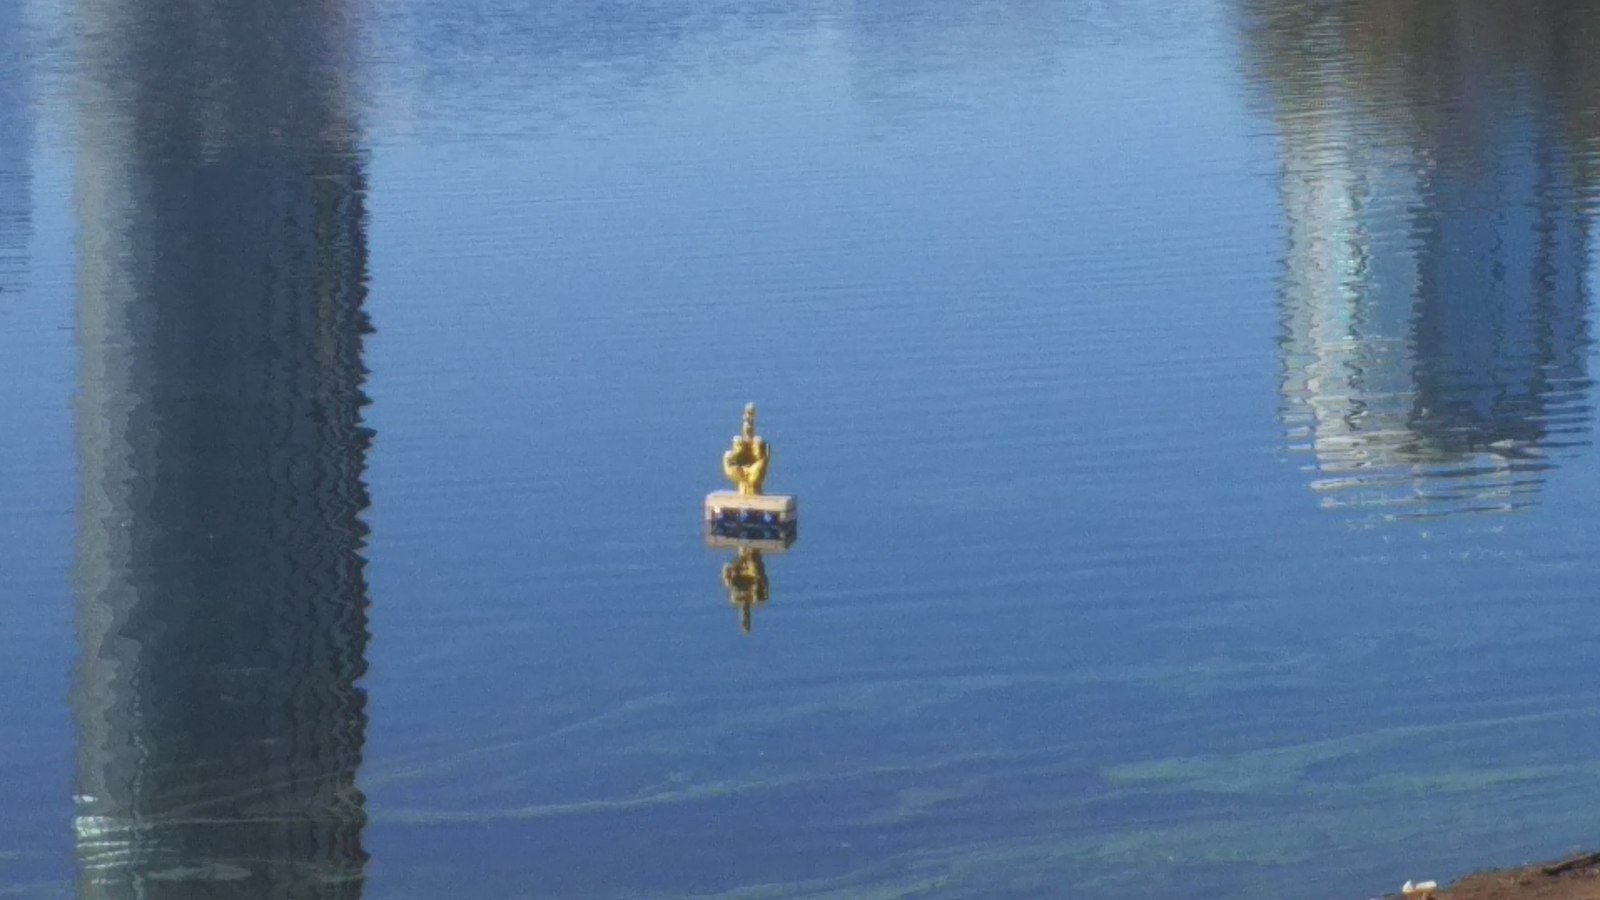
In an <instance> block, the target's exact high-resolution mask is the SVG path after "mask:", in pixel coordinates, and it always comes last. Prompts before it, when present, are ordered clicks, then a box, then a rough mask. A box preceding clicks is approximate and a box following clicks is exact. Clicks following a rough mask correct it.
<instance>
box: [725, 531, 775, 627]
mask: <svg viewBox="0 0 1600 900" xmlns="http://www.w3.org/2000/svg"><path fill="white" fill-rule="evenodd" d="M722 586H723V587H725V588H727V589H728V605H730V606H734V607H737V608H738V610H739V629H740V630H741V631H743V632H744V633H745V634H749V633H750V610H752V609H754V608H755V607H757V606H759V605H761V604H763V603H766V602H767V565H766V563H763V562H762V561H761V551H760V550H757V549H755V548H754V547H740V548H739V555H738V556H735V557H734V558H733V561H732V562H730V563H728V564H727V565H725V566H723V567H722Z"/></svg>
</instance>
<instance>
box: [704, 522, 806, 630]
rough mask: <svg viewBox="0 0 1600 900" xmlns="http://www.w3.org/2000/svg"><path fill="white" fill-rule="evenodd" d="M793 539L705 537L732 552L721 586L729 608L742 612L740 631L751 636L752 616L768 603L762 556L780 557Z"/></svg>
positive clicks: (707, 540)
mask: <svg viewBox="0 0 1600 900" xmlns="http://www.w3.org/2000/svg"><path fill="white" fill-rule="evenodd" d="M793 543H794V539H793V537H773V538H771V539H757V538H743V537H727V536H723V535H720V534H716V533H712V534H709V535H707V536H706V545H707V546H709V547H713V548H716V549H721V550H733V551H734V556H733V559H732V560H730V561H729V562H727V563H726V564H725V565H723V567H722V587H723V589H725V590H726V591H727V592H728V605H729V606H732V607H733V608H734V609H737V610H738V611H739V628H740V630H742V631H743V632H744V633H745V634H749V633H750V628H751V614H752V613H753V611H754V610H755V608H756V607H758V606H763V605H765V604H766V602H767V597H768V595H769V584H768V582H767V564H766V561H765V560H763V559H762V558H761V555H762V554H763V553H772V554H778V553H783V552H784V551H786V550H788V549H789V547H790V545H792V544H793Z"/></svg>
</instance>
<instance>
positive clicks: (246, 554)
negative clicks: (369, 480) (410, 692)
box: [71, 0, 371, 898]
mask: <svg viewBox="0 0 1600 900" xmlns="http://www.w3.org/2000/svg"><path fill="white" fill-rule="evenodd" d="M350 14H351V13H350V10H348V9H344V8H342V5H341V4H339V3H337V2H334V3H327V2H309V0H308V2H297V0H291V2H289V3H287V4H271V5H261V4H254V3H245V2H232V0H229V2H221V3H210V4H202V5H196V4H190V3H184V2H180V0H162V2H156V3H134V2H131V0H84V2H81V3H79V4H78V6H77V8H76V15H77V22H76V27H77V33H78V34H79V35H80V39H79V40H80V45H79V47H78V50H79V59H80V71H79V72H78V73H77V80H76V86H75V89H74V90H75V107H76V109H77V113H78V122H77V135H78V147H77V150H78V154H77V156H78V166H79V169H78V174H77V185H78V187H77V192H76V196H75V197H74V202H75V209H76V215H77V225H78V230H79V238H78V241H79V245H78V260H79V262H78V272H77V309H76V323H77V324H76V331H77V342H78V352H79V372H78V375H79V383H78V393H77V407H76V435H77V448H78V460H79V471H80V484H81V488H80V490H81V494H80V498H79V506H78V537H77V555H76V562H75V580H76V585H77V627H78V632H79V637H80V640H81V655H80V658H79V662H78V666H77V670H76V673H75V677H74V681H73V685H72V698H71V701H72V706H73V710H74V713H75V716H76V720H77V729H78V748H77V757H76V788H75V790H76V807H77V814H76V817H75V831H76V840H77V849H78V860H79V885H78V896H81V897H133V896H139V897H190V896H206V897H229V896H265V895H268V894H271V895H274V896H296V897H329V898H332V897H342V898H343V897H355V896H358V895H359V894H360V893H361V890H362V885H363V879H364V870H365V863H366V853H365V851H364V850H363V849H362V831H363V828H364V826H365V822H366V816H365V812H364V799H363V797H362V794H361V792H360V791H359V789H358V788H357V786H356V775H357V770H358V768H359V766H360V763H361V754H362V747H363V744H364V741H365V735H366V700H365V697H364V695H363V692H362V690H361V688H359V687H358V686H357V681H358V680H359V679H360V678H361V676H362V674H363V672H364V669H365V666H366V662H365V653H366V644H367V638H368V631H367V612H366V606H367V586H366V578H365V574H364V569H365V561H364V559H363V556H362V552H363V546H364V542H365V534H366V528H365V525H364V524H363V522H362V520H361V518H360V516H361V513H362V510H363V509H364V508H365V507H366V506H367V503H368V498H367V492H366V486H365V484H364V483H363V480H362V478H363V470H364V467H365V459H366V453H367V448H368V446H369V443H370V440H371V432H370V431H369V430H368V429H366V428H365V427H364V426H363V425H362V422H361V412H362V407H363V406H364V405H365V404H366V402H367V401H366V398H365V396H364V394H363V387H362V385H363V381H364V377H365V370H364V368H363V365H362V342H363V335H364V334H365V333H367V332H368V331H369V330H370V328H369V325H368V320H367V317H366V315H365V313H364V312H363V310H362V306H363V302H364V300H365V296H366V278H367V274H366V272H367V267H366V227H367V226H366V213H365V206H364V194H365V175H364V168H365V164H364V161H363V156H362V153H361V151H360V149H359V147H358V137H357V128H356V125H355V121H354V116H353V115H352V112H351V106H352V101H351V100H350V98H349V93H350V88H349V81H348V79H347V78H346V77H345V73H343V72H342V71H341V68H340V67H341V65H342V64H343V60H345V59H348V58H349V56H350V54H349V53H348V52H347V51H346V48H345V43H346V42H347V41H348V40H349V39H350V34H349V30H350V28H351V26H352V23H351V21H350Z"/></svg>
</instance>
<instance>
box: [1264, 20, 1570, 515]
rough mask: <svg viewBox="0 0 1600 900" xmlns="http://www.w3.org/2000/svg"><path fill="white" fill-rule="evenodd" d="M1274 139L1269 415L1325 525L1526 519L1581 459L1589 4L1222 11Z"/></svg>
mask: <svg viewBox="0 0 1600 900" xmlns="http://www.w3.org/2000/svg"><path fill="white" fill-rule="evenodd" d="M1243 9H1244V12H1245V18H1246V20H1247V24H1246V34H1247V41H1248V50H1249V52H1250V55H1251V58H1252V63H1253V71H1252V75H1253V76H1254V77H1255V78H1256V79H1257V80H1258V81H1259V82H1260V83H1261V84H1262V85H1263V86H1264V88H1265V93H1266V95H1267V97H1268V98H1269V101H1270V103H1271V106H1272V112H1273V116H1274V118H1275V121H1276V124H1277V131H1278V136H1279V145H1280V163H1281V182H1280V195H1281V199H1282V203H1283V209H1284V214H1285V219H1286V222H1287V237H1288V242H1287V243H1288V249H1287V251H1286V253H1285V257H1284V275H1283V281H1282V297H1281V309H1282V334H1281V348H1282V363H1283V375H1282V381H1281V386H1282V395H1283V416H1284V421H1285V424H1286V427H1287V429H1288V432H1289V435H1290V442H1291V444H1293V445H1296V446H1299V447H1302V448H1304V449H1306V450H1309V451H1310V453H1311V455H1312V457H1313V459H1314V468H1315V470H1316V473H1317V474H1316V476H1315V478H1314V480H1313V486H1314V488H1315V489H1316V490H1317V491H1318V493H1319V494H1320V495H1321V496H1322V497H1323V499H1324V502H1325V503H1326V504H1327V505H1330V506H1338V505H1358V506H1378V507H1382V508H1385V509H1388V510H1392V511H1394V512H1395V513H1397V514H1401V515H1439V514H1448V513H1453V512H1462V511H1489V510H1507V509H1515V508H1518V507H1521V506H1526V505H1528V504H1531V503H1534V502H1536V501H1537V497H1538V492H1539V489H1540V486H1541V485H1542V482H1543V480H1544V474H1543V473H1544V472H1546V471H1547V470H1548V469H1549V468H1550V466H1551V465H1552V464H1553V463H1552V461H1553V460H1554V459H1556V458H1558V456H1559V454H1560V451H1561V450H1562V449H1563V448H1566V447H1570V446H1572V445H1574V444H1577V443H1580V442H1582V441H1584V440H1585V437H1584V434H1585V432H1586V430H1587V420H1588V417H1589V413H1588V409H1587V402H1588V400H1587V396H1588V391H1589V386H1590V385H1589V377H1588V372H1587V366H1586V362H1585V358H1586V356H1587V352H1588V344H1589V340H1590V337H1589V327H1588V323H1587V313H1588V303H1589V287H1588V280H1587V279H1588V270H1589V258H1590V254H1591V252H1592V243H1591V234H1590V224H1591V223H1590V208H1589V204H1588V203H1587V198H1588V197H1589V196H1590V195H1591V189H1592V187H1593V181H1594V179H1593V178H1592V174H1593V166H1592V162H1591V160H1592V159H1593V157H1594V154H1595V152H1596V146H1597V141H1600V130H1596V129H1595V128H1594V125H1593V122H1592V121H1591V119H1590V117H1588V116H1586V115H1584V114H1582V110H1583V109H1584V108H1585V102H1584V101H1583V100H1582V99H1581V95H1582V94H1583V93H1584V92H1586V91H1592V90H1593V85H1594V84H1595V72H1594V70H1593V69H1592V68H1589V67H1591V66H1592V65H1593V64H1592V63H1589V62H1587V61H1586V57H1587V56H1593V55H1594V54H1593V50H1594V49H1596V48H1594V47H1593V46H1592V44H1593V40H1592V38H1591V37H1589V36H1590V35H1592V34H1594V33H1595V29H1596V27H1597V26H1600V6H1597V5H1596V4H1594V3H1589V2H1580V3H1568V2H1562V0H1542V2H1535V3H1529V4H1516V5H1511V4H1443V5H1418V4H1414V3H1405V2H1399V0H1358V2H1352V3H1345V4H1318V5H1315V6H1313V7H1308V6H1305V5H1303V4H1280V3H1273V2H1269V0H1243Z"/></svg>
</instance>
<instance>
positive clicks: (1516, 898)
mask: <svg viewBox="0 0 1600 900" xmlns="http://www.w3.org/2000/svg"><path fill="white" fill-rule="evenodd" d="M1389 896H1390V897H1394V898H1400V897H1401V896H1402V895H1400V894H1391V895H1389ZM1404 900H1600V853H1585V854H1582V855H1579V856H1573V857H1569V858H1567V859H1564V860H1561V861H1559V862H1552V863H1539V864H1536V865H1531V866H1523V867H1522V868H1519V869H1501V870H1499V871H1494V872H1479V873H1477V874H1476V875H1468V876H1467V877H1465V878H1463V879H1461V880H1460V881H1458V882H1456V883H1455V884H1452V885H1450V886H1448V887H1445V888H1442V889H1440V890H1437V891H1434V892H1432V894H1431V895H1430V894H1425V893H1414V894H1409V895H1405V897H1404Z"/></svg>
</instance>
